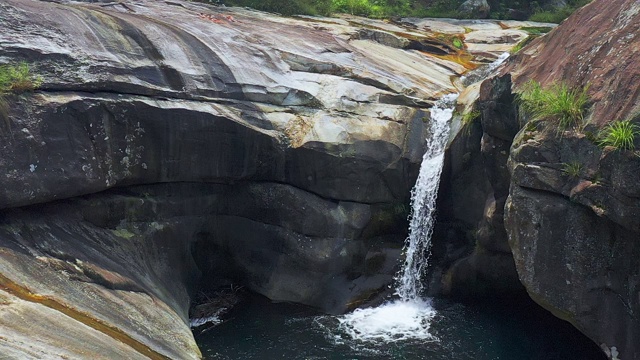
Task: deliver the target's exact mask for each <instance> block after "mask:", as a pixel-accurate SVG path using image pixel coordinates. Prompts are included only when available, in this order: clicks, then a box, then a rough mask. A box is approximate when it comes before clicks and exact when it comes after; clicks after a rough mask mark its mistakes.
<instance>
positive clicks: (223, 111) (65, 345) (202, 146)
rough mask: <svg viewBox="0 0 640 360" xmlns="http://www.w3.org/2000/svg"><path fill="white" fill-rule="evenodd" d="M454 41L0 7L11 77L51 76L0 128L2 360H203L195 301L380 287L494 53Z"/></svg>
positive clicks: (1, 43) (364, 26)
mask: <svg viewBox="0 0 640 360" xmlns="http://www.w3.org/2000/svg"><path fill="white" fill-rule="evenodd" d="M487 24H489V23H487ZM491 24H493V25H495V24H494V23H491ZM476 25H477V26H478V28H477V30H481V29H485V30H486V25H482V24H476ZM474 26H475V25H474ZM509 27H510V28H517V27H518V25H517V24H516V25H513V26H509ZM462 29H463V32H466V31H467V30H466V29H464V28H462ZM473 29H476V28H475V27H474V28H473ZM474 31H475V30H474ZM505 31H506V30H505ZM509 31H510V34H511V35H505V37H504V39H505V41H506V43H507V44H508V45H507V46H506V47H507V48H508V47H510V46H513V45H515V44H516V42H517V41H518V37H517V36H516V37H514V36H515V35H513V34H514V33H513V31H517V30H513V29H511V30H509ZM436 32H437V33H436ZM442 32H444V31H442ZM478 32H479V33H480V31H478ZM439 33H440V31H431V32H428V31H425V30H424V29H416V28H415V27H411V26H409V25H408V24H407V23H404V22H401V23H398V24H392V23H388V22H384V21H378V20H368V19H360V18H355V17H346V16H345V17H344V18H340V19H326V18H308V17H300V18H282V17H278V16H276V15H271V14H266V13H260V12H254V11H250V10H247V9H236V8H219V7H213V6H208V5H204V4H198V3H191V2H182V1H166V2H165V1H162V2H160V1H150V0H148V1H144V0H143V1H135V2H134V1H131V2H129V1H121V2H112V3H105V2H65V1H60V2H45V1H35V0H7V1H3V2H2V3H0V63H11V62H18V61H25V62H27V63H28V64H29V66H30V68H31V71H32V73H34V74H36V75H37V76H40V77H41V78H42V80H43V83H42V86H41V87H40V88H39V89H38V90H37V91H36V92H35V93H26V94H21V95H16V94H13V95H6V96H5V100H6V102H7V103H8V104H9V109H8V112H7V113H6V114H3V116H2V117H1V118H0V119H1V120H2V121H0V149H1V151H2V154H3V156H2V157H1V158H0V172H1V173H2V174H4V175H3V176H2V177H0V209H2V210H1V211H0V249H1V251H0V302H1V303H2V307H1V308H0V324H1V325H0V353H2V354H3V355H5V354H7V356H9V357H10V358H16V359H29V358H55V357H61V358H65V357H67V358H95V359H99V358H130V359H135V358H153V359H192V358H198V357H199V356H200V354H199V352H198V349H197V347H196V345H195V343H194V340H193V337H192V335H191V332H190V330H189V328H188V318H187V316H188V307H189V302H190V299H191V297H192V295H193V292H194V291H196V290H197V289H198V288H199V287H200V286H205V287H206V286H214V285H216V284H220V283H225V282H229V281H231V282H234V283H237V284H240V285H244V286H246V287H247V288H249V289H251V290H253V291H256V292H259V293H261V294H264V295H266V296H268V297H270V298H271V299H273V300H280V301H295V302H299V303H303V304H307V305H311V306H315V307H318V308H320V309H322V310H324V311H326V312H332V313H336V312H343V311H345V310H347V309H349V308H352V307H354V306H357V305H358V304H360V303H362V302H364V301H366V300H367V299H369V298H370V297H372V296H373V295H375V294H376V293H378V292H380V291H383V290H384V289H386V287H387V285H388V284H389V283H390V282H391V281H392V276H393V274H394V273H395V267H396V265H397V263H398V257H399V256H400V247H401V246H402V242H403V240H404V237H405V236H406V235H405V232H406V230H405V229H406V225H405V224H404V221H405V219H406V216H407V214H406V209H407V204H408V196H409V191H410V189H411V187H412V186H413V183H414V181H415V177H416V175H417V170H418V166H419V163H420V161H421V157H422V153H423V151H424V139H425V138H426V137H428V136H429V134H428V133H427V130H426V128H427V127H426V126H425V122H426V121H429V113H428V109H429V107H430V106H431V105H432V103H433V102H434V101H435V100H436V99H438V98H439V97H440V96H441V95H443V94H446V93H450V92H454V91H456V86H455V84H454V83H455V82H456V81H454V80H455V79H456V78H458V77H459V76H460V75H461V74H463V73H464V72H466V71H467V69H469V68H473V67H475V66H478V65H479V64H481V63H484V62H487V61H490V60H491V59H493V58H495V57H497V56H498V55H499V52H498V50H496V48H487V49H483V50H482V51H479V52H475V51H474V50H472V43H471V42H468V43H465V42H464V37H463V36H453V37H447V36H442V35H441V34H439ZM471 34H473V32H471ZM495 39H496V38H495V36H494V35H491V36H489V35H488V34H486V33H485V35H483V34H482V33H480V34H476V35H474V37H473V41H476V42H477V43H478V44H481V43H485V45H491V46H493V45H496V46H503V47H504V45H502V44H499V43H498V44H495V41H496V40H495ZM500 49H501V50H500V51H502V49H503V48H500ZM61 329H62V330H64V331H62V330H61Z"/></svg>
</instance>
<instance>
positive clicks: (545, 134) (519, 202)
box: [447, 0, 640, 359]
mask: <svg viewBox="0 0 640 360" xmlns="http://www.w3.org/2000/svg"><path fill="white" fill-rule="evenodd" d="M639 26H640V5H639V4H638V2H637V1H627V0H619V1H613V2H605V1H594V2H593V3H591V4H589V5H587V6H585V7H584V8H582V9H580V10H578V11H577V12H576V13H575V14H574V15H572V16H571V17H570V18H569V19H567V20H566V21H565V22H564V23H562V24H561V25H560V26H559V27H558V28H557V29H555V30H553V31H552V32H551V33H550V34H548V35H547V36H545V37H542V38H539V39H537V40H535V41H534V42H532V43H531V44H530V46H527V47H526V48H525V49H524V50H523V51H522V52H521V53H520V54H519V55H517V56H516V57H515V58H514V59H511V61H509V63H508V64H507V66H506V67H505V68H504V69H503V70H502V72H501V74H500V75H499V76H497V77H495V78H493V79H489V80H487V81H485V82H484V83H483V84H482V88H481V91H480V98H479V100H478V102H477V106H478V108H479V109H480V110H482V120H481V123H480V127H481V131H482V135H475V136H476V138H475V140H473V138H472V137H473V136H474V135H459V137H460V139H459V140H457V141H458V143H464V141H467V142H470V143H469V144H468V146H467V147H468V148H469V149H472V150H469V151H475V152H480V153H481V154H482V155H483V158H482V159H481V160H479V161H480V163H481V164H482V167H483V168H484V169H485V172H486V177H485V178H482V179H479V180H478V181H476V182H474V183H473V184H474V185H473V186H471V187H474V188H477V189H483V191H486V194H488V195H487V200H486V201H485V202H480V201H475V208H480V209H482V208H484V209H485V210H484V219H483V220H482V221H480V223H479V225H478V226H477V227H475V230H476V235H475V238H476V244H477V247H476V249H475V251H474V252H473V254H472V255H471V256H470V257H468V258H466V259H463V260H460V261H459V262H457V263H456V264H455V265H454V266H453V267H452V268H451V270H450V272H449V277H448V278H447V280H449V283H448V284H447V286H448V287H449V288H451V291H452V292H456V291H458V292H463V290H460V287H461V286H463V285H464V284H466V283H468V282H477V281H484V282H485V285H486V286H487V287H488V288H490V289H496V288H497V289H501V287H502V288H503V287H504V285H505V284H512V281H511V279H512V278H513V276H515V272H514V271H513V268H514V267H513V265H515V269H516V271H517V276H518V277H519V279H520V282H521V283H522V284H523V285H524V287H525V288H526V290H527V292H528V293H529V295H530V296H531V297H532V298H533V299H534V300H535V301H536V302H538V303H539V304H540V305H542V306H543V307H545V308H546V309H548V310H549V311H551V312H552V313H553V314H555V315H556V316H558V317H560V318H562V319H565V320H568V321H570V322H571V323H572V324H574V325H575V326H576V327H577V328H578V329H580V330H581V331H582V332H583V333H584V334H586V335H587V336H589V337H590V338H591V339H593V340H594V341H595V342H596V343H597V344H598V345H600V346H601V347H602V349H603V351H604V352H605V353H606V354H607V355H608V356H609V357H610V358H616V359H617V358H620V359H637V358H640V347H639V346H638V344H640V333H639V331H640V317H638V312H639V311H640V282H638V279H639V278H640V263H639V262H638V259H639V257H640V242H639V241H638V239H639V238H640V221H639V220H638V219H639V218H640V217H639V216H640V182H639V181H638V176H637V171H638V169H640V157H639V156H638V152H637V151H632V150H624V149H614V148H612V147H605V148H602V147H601V146H599V145H598V144H597V140H596V138H597V137H598V136H599V135H598V134H599V133H600V132H601V131H602V129H603V128H604V127H605V126H606V125H607V124H610V123H611V122H613V121H617V120H631V121H632V122H633V123H635V124H639V123H640V117H639V116H638V111H639V110H640V93H639V90H638V89H639V88H638V86H637V84H638V76H639V75H640V63H639V62H638V59H640V38H639V36H640V28H639ZM512 79H513V80H512ZM528 80H536V81H538V82H540V83H542V84H543V85H550V84H552V83H554V82H564V83H566V84H568V85H569V86H571V87H573V88H582V87H584V86H587V85H589V90H588V95H589V98H590V104H589V108H588V111H587V119H585V124H583V126H581V127H579V128H577V129H568V130H567V131H564V132H561V133H558V132H557V131H556V129H555V128H553V127H551V128H550V127H549V125H547V124H545V122H541V123H537V124H535V125H534V123H527V122H526V121H527V118H526V117H522V116H519V115H518V111H517V107H518V106H517V105H518V104H517V102H514V95H515V92H516V91H517V89H518V87H519V86H520V85H521V84H523V83H524V82H526V81H528ZM512 81H513V84H512V83H511V82H512ZM496 109H499V111H495V110H496ZM476 126H477V125H476ZM471 134H473V132H471ZM635 140H636V141H635V145H636V147H637V146H638V144H639V142H638V141H639V140H640V139H638V138H636V139H635ZM474 141H475V142H474ZM473 149H475V150H473ZM470 158H473V156H471V157H470ZM452 161H454V160H452ZM568 164H572V166H574V167H575V168H576V169H579V170H577V171H574V172H570V171H567V166H568ZM461 176H464V172H460V173H458V174H455V173H454V174H453V175H452V180H449V183H450V184H453V185H450V186H453V189H454V190H453V191H455V189H456V187H455V184H456V177H461ZM485 182H486V183H488V185H487V184H486V183H485ZM458 186H459V185H458ZM487 186H488V189H489V190H486V189H487ZM464 201H467V202H470V199H465V200H464ZM467 206H469V207H474V205H473V204H470V203H467ZM454 215H455V214H454ZM449 216H451V215H449ZM487 234H490V238H491V239H493V241H491V242H487V241H486V238H487ZM509 250H510V252H511V254H512V255H513V258H512V259H511V258H510V255H508V251H509ZM495 258H499V259H502V261H501V262H497V261H494V262H491V261H488V259H495ZM482 260H484V261H482ZM486 274H489V275H486ZM491 274H496V276H493V277H491V276H490V275H491ZM510 289H511V290H512V291H516V290H517V288H516V287H515V286H511V287H510Z"/></svg>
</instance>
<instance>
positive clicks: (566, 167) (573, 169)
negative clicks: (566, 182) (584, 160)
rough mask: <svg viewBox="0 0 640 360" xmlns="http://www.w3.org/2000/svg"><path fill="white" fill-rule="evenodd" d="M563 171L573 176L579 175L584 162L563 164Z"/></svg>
mask: <svg viewBox="0 0 640 360" xmlns="http://www.w3.org/2000/svg"><path fill="white" fill-rule="evenodd" d="M562 172H563V173H565V174H566V175H568V176H571V177H579V176H580V174H581V173H582V164H580V163H579V162H577V161H574V162H570V163H568V164H562Z"/></svg>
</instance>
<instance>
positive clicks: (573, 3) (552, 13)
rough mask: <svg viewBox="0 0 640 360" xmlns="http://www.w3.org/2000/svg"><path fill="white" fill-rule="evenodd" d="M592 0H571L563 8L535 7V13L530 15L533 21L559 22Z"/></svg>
mask: <svg viewBox="0 0 640 360" xmlns="http://www.w3.org/2000/svg"><path fill="white" fill-rule="evenodd" d="M590 2H591V0H569V1H567V6H565V7H562V8H554V7H552V8H547V9H543V8H541V7H537V8H534V13H533V14H532V15H531V16H530V17H529V20H531V21H538V22H546V23H556V24H559V23H560V22H562V20H564V19H566V18H568V17H569V15H571V14H572V13H573V12H574V11H576V10H577V9H578V8H580V7H582V6H584V5H586V4H588V3H590Z"/></svg>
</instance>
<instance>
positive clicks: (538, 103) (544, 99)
mask: <svg viewBox="0 0 640 360" xmlns="http://www.w3.org/2000/svg"><path fill="white" fill-rule="evenodd" d="M587 90H588V86H585V87H584V88H582V89H571V88H569V86H567V85H566V84H564V83H556V84H552V85H551V86H549V87H547V88H542V86H541V85H540V83H538V82H535V81H529V82H527V83H525V84H524V85H523V86H522V88H521V92H520V94H519V95H518V99H519V101H518V102H519V105H520V108H521V109H522V110H523V111H524V112H525V113H527V114H528V115H530V116H531V117H532V120H545V121H547V122H549V123H554V124H555V125H556V131H557V133H558V134H559V133H562V132H563V131H565V130H566V129H568V128H576V127H578V126H579V125H581V124H582V121H583V120H584V113H585V110H586V107H587V104H588V102H589V97H588V96H587Z"/></svg>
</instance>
